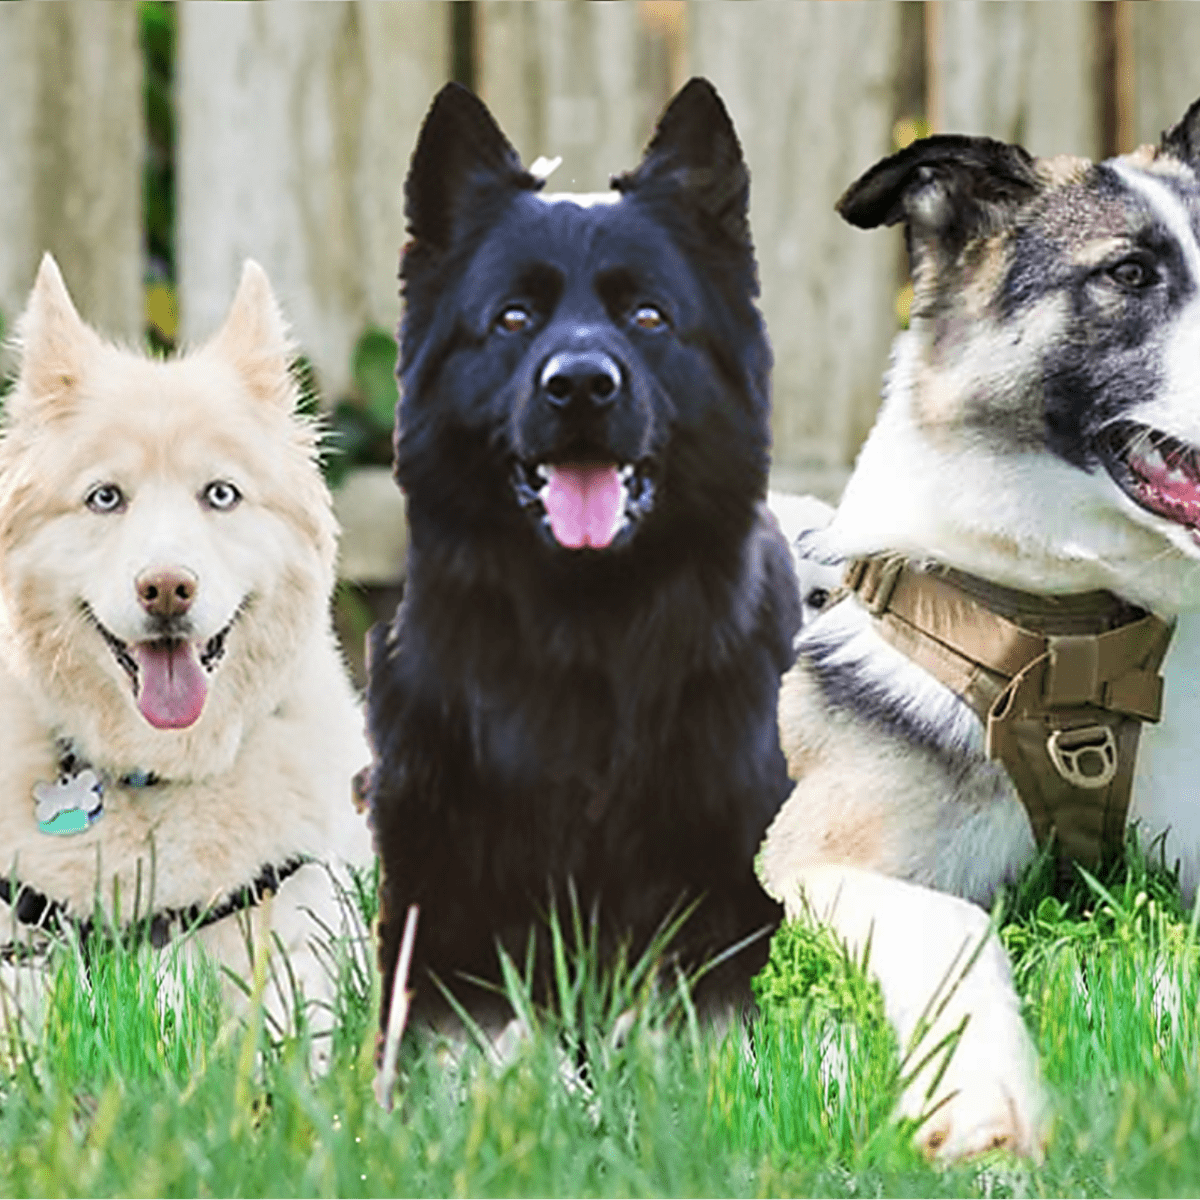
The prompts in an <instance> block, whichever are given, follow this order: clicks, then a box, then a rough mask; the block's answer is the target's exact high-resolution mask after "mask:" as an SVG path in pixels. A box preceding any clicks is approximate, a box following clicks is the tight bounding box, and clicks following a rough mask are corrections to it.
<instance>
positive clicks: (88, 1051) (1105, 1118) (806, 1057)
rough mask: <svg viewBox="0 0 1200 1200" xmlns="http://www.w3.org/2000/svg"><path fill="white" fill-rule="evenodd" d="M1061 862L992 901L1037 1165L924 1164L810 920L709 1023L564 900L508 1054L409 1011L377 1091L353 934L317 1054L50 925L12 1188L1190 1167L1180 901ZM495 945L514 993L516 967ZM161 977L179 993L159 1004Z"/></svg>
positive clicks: (1195, 1114) (889, 1050)
mask: <svg viewBox="0 0 1200 1200" xmlns="http://www.w3.org/2000/svg"><path fill="white" fill-rule="evenodd" d="M1051 876H1052V871H1051V870H1050V867H1049V865H1048V864H1046V863H1043V864H1040V865H1039V866H1038V867H1036V868H1035V869H1033V870H1031V871H1030V873H1029V874H1028V876H1027V877H1026V878H1025V879H1024V880H1023V881H1022V882H1021V884H1020V885H1019V886H1018V887H1015V888H1013V889H1012V890H1011V891H1010V892H1009V894H1008V895H1007V896H1006V897H1004V903H1005V908H1006V912H1007V915H1005V916H1002V917H1001V926H1002V936H1003V937H1004V939H1005V941H1006V943H1007V944H1008V946H1009V948H1010V950H1011V951H1012V954H1013V961H1014V967H1015V977H1016V980H1017V983H1018V986H1019V988H1020V991H1021V995H1022V997H1023V999H1024V1001H1025V1003H1026V1012H1027V1017H1028V1020H1029V1024H1030V1028H1031V1029H1032V1030H1033V1032H1034V1035H1035V1038H1036V1041H1037V1042H1038V1044H1039V1046H1040V1047H1041V1052H1042V1056H1043V1065H1044V1070H1045V1075H1046V1079H1047V1082H1048V1084H1049V1087H1050V1089H1051V1092H1052V1095H1053V1098H1054V1107H1055V1114H1056V1115H1055V1122H1054V1128H1053V1134H1052V1139H1051V1143H1050V1147H1049V1151H1048V1154H1047V1156H1046V1159H1045V1161H1044V1162H1043V1163H1041V1164H1038V1165H1034V1164H1030V1163H1027V1162H1022V1161H1019V1160H1014V1159H1011V1158H1008V1157H1006V1156H1004V1155H1003V1154H995V1155H992V1156H989V1157H988V1158H986V1159H982V1160H979V1161H976V1162H972V1163H970V1164H966V1165H960V1166H957V1167H952V1168H941V1167H935V1166H932V1165H930V1164H929V1163H927V1162H926V1161H925V1160H924V1159H923V1158H922V1157H921V1155H920V1154H918V1153H917V1152H916V1151H915V1150H913V1149H912V1147H911V1145H910V1140H909V1133H910V1131H909V1130H907V1129H904V1128H901V1127H898V1126H897V1125H896V1124H895V1123H894V1122H893V1121H892V1120H891V1117H890V1113H891V1109H892V1106H893V1104H894V1101H895V1097H896V1095H897V1089H898V1087H899V1080H900V1078H901V1073H902V1069H903V1068H902V1065H901V1062H900V1056H899V1053H898V1049H897V1047H896V1046H895V1044H894V1039H893V1037H892V1035H891V1032H890V1030H889V1029H888V1028H887V1026H886V1024H885V1023H884V1022H883V1021H882V1020H881V1018H880V1009H879V1002H878V996H877V993H876V991H875V989H874V987H873V985H871V984H869V983H868V981H867V980H866V979H865V978H864V977H863V976H862V975H861V973H860V972H859V971H858V970H857V968H856V967H855V965H854V964H853V963H849V962H847V960H846V958H845V956H844V955H843V954H841V953H840V952H839V950H838V949H837V947H836V946H835V945H834V944H833V943H832V941H831V940H830V939H829V938H828V937H827V936H826V935H822V934H820V933H817V932H814V931H804V930H800V931H795V930H793V931H784V932H783V933H781V934H780V935H777V941H776V944H775V946H774V948H773V952H772V964H771V966H770V968H769V969H768V971H767V972H766V973H764V976H763V977H761V979H760V982H759V989H760V993H761V995H762V998H763V1005H762V1012H761V1013H760V1015H759V1016H758V1017H757V1018H756V1019H755V1020H754V1021H753V1022H750V1023H748V1024H747V1025H745V1026H744V1027H743V1026H739V1025H734V1026H733V1027H732V1028H726V1029H723V1030H722V1029H715V1028H711V1027H706V1026H704V1025H702V1024H701V1023H700V1022H698V1021H697V1020H696V1019H695V1014H694V1012H693V1010H692V1009H691V1006H690V1004H689V1002H688V1000H687V993H686V989H683V988H681V987H679V986H675V985H673V984H671V983H670V981H669V979H664V978H663V977H661V976H659V977H658V980H657V982H655V977H654V976H653V975H652V974H651V973H650V972H649V971H648V970H647V969H646V967H647V965H648V964H646V963H644V962H639V963H635V964H632V965H631V966H629V967H628V968H625V969H621V970H617V971H615V972H613V973H610V974H609V975H607V976H606V977H603V978H600V977H598V976H597V974H596V972H595V970H594V968H593V965H592V963H593V960H592V958H591V956H590V955H589V952H588V945H587V943H588V938H587V935H586V932H583V931H581V930H580V929H579V928H578V927H577V925H575V924H573V923H572V922H567V929H566V931H565V933H564V935H563V937H562V939H561V943H560V946H559V949H560V953H559V954H558V955H556V958H555V962H554V963H553V964H552V965H551V976H552V981H553V984H554V986H553V987H552V993H553V994H554V996H555V1002H554V1004H553V1005H552V1007H551V1011H545V1010H534V1009H532V1008H530V1009H529V1011H528V1021H529V1024H530V1026H531V1028H532V1031H533V1032H532V1035H531V1036H530V1037H528V1038H526V1039H525V1040H524V1041H523V1042H522V1043H521V1044H520V1045H519V1046H518V1048H517V1049H516V1051H515V1054H514V1055H513V1056H512V1057H511V1058H510V1059H508V1060H507V1061H506V1062H504V1063H503V1064H499V1063H496V1062H494V1061H492V1060H491V1059H489V1057H488V1056H487V1055H485V1054H484V1053H483V1052H482V1051H480V1050H478V1049H476V1048H474V1047H473V1046H471V1045H468V1046H467V1047H466V1049H465V1050H464V1049H463V1048H462V1047H461V1046H460V1047H459V1048H458V1052H457V1054H455V1055H451V1054H449V1053H448V1052H447V1050H446V1048H445V1047H444V1046H439V1045H437V1044H436V1043H435V1042H434V1041H433V1040H432V1039H431V1038H425V1039H412V1040H411V1044H406V1046H405V1048H404V1050H403V1052H402V1055H401V1070H400V1086H399V1089H398V1095H397V1103H396V1106H395V1108H394V1110H393V1111H392V1112H390V1113H385V1112H383V1111H382V1110H381V1109H380V1108H379V1106H378V1105H377V1103H376V1102H375V1098H374V1094H373V1090H372V1083H373V1079H374V1073H375V1072H374V1052H375V1033H374V1023H373V1014H374V1010H375V1005H376V999H375V996H374V994H373V992H374V989H375V988H377V983H376V982H375V979H374V975H373V972H371V971H369V970H366V969H364V962H363V961H361V960H360V961H358V962H354V961H350V962H347V963H346V964H345V965H344V967H343V970H342V976H341V982H342V988H341V998H340V1001H339V1007H340V1011H341V1021H340V1024H339V1027H338V1033H337V1035H336V1037H335V1038H334V1040H333V1043H332V1044H331V1045H330V1046H329V1047H328V1052H329V1054H330V1056H331V1060H332V1062H331V1066H330V1069H329V1070H328V1071H327V1072H326V1073H325V1074H324V1075H322V1076H320V1077H318V1078H316V1079H314V1078H313V1077H312V1075H311V1073H310V1070H309V1061H310V1053H309V1051H310V1046H309V1045H308V1043H307V1041H306V1039H305V1037H304V1035H303V1033H302V1032H301V1033H300V1034H299V1035H296V1034H295V1033H293V1034H291V1035H289V1036H281V1035H280V1033H279V1031H274V1030H271V1029H269V1028H264V1027H263V1022H262V1021H261V1020H254V1019H251V1020H249V1021H248V1022H247V1021H245V1020H232V1019H230V1018H229V1017H228V1016H227V1015H226V1014H225V1013H224V1012H223V1011H222V1007H221V1004H220V1000H219V982H218V979H217V977H216V975H215V973H214V971H212V970H211V969H208V968H205V967H200V968H189V967H187V966H185V965H184V964H183V963H182V961H180V962H171V961H170V960H169V959H166V960H164V959H163V958H162V957H161V956H158V957H156V956H155V955H154V954H153V952H150V951H146V950H136V949H135V950H128V949H123V948H121V947H120V946H116V945H113V946H109V947H107V948H105V949H103V950H101V951H99V952H95V953H92V954H91V956H90V958H89V960H88V961H87V963H86V964H85V963H84V962H83V960H82V959H81V958H80V956H79V954H78V953H77V952H75V951H74V950H73V949H72V948H71V947H64V948H62V949H60V950H59V951H58V952H57V953H56V955H55V958H54V963H53V967H52V970H53V973H54V974H53V980H54V983H53V991H52V997H51V1000H50V1002H49V1005H48V1008H47V1014H46V1020H45V1023H44V1028H42V1029H40V1030H39V1031H37V1032H36V1034H34V1035H31V1036H28V1037H25V1038H23V1039H21V1040H20V1041H19V1043H18V1044H17V1045H16V1046H13V1047H10V1054H9V1057H8V1059H7V1062H8V1066H7V1068H6V1070H5V1072H4V1075H3V1078H2V1079H0V1191H2V1192H4V1193H5V1194H13V1195H140V1194H147V1195H197V1194H215V1195H259V1194H271V1195H285V1194H286V1195H310V1194H311V1195H326V1194H328V1195H335V1194H336V1195H378V1194H405V1195H408V1194H412V1195H430V1194H433V1195H437V1194H503V1195H508V1194H514V1195H530V1194H535V1195H536V1194H562V1195H588V1194H605V1195H687V1194H705V1195H724V1194H732V1195H747V1194H764V1195H773V1194H788V1193H799V1194H830V1195H880V1194H886V1195H963V1194H970V1195H974V1194H979V1195H989V1196H997V1195H1014V1194H1051V1195H1061V1194H1082V1195H1134V1194H1145V1195H1149V1194H1163V1193H1177V1194H1195V1193H1196V1192H1197V1191H1198V1190H1200V1086H1198V1079H1200V1033H1198V1029H1197V1023H1198V1017H1197V1014H1198V1012H1200V1008H1198V1005H1200V970H1198V958H1200V947H1198V941H1197V929H1196V919H1195V917H1194V916H1193V914H1192V913H1191V912H1187V911H1184V909H1183V907H1182V906H1181V904H1180V901H1179V897H1178V892H1177V889H1176V888H1175V886H1174V882H1173V880H1172V878H1171V876H1170V874H1169V873H1168V872H1166V871H1164V870H1161V869H1160V870H1156V871H1148V870H1147V869H1146V868H1145V866H1144V865H1143V860H1142V859H1141V858H1140V857H1138V856H1131V857H1130V859H1129V861H1128V863H1126V864H1123V865H1122V866H1121V867H1120V868H1118V869H1116V870H1114V871H1112V872H1110V873H1109V874H1108V875H1107V876H1106V877H1105V879H1104V880H1103V882H1100V881H1085V880H1083V879H1082V878H1081V879H1080V880H1079V881H1078V883H1077V884H1076V886H1075V887H1074V889H1073V890H1072V891H1071V892H1070V894H1068V895H1062V896H1059V897H1057V898H1056V897H1055V896H1054V895H1053V894H1052V892H1051V886H1050V878H1051ZM509 967H510V972H509V974H510V978H509V988H510V992H511V994H512V995H513V996H514V997H515V998H516V999H517V1001H518V1003H520V1004H522V1005H524V1004H525V1003H526V996H527V990H526V985H525V981H524V974H525V971H524V966H523V965H522V966H521V967H520V968H518V967H517V966H516V965H513V964H509ZM168 985H170V986H172V987H173V988H175V989H176V990H177V991H178V993H179V996H180V997H181V998H180V999H179V1001H178V1002H177V1003H176V1004H175V1005H174V1006H171V1007H167V1008H166V1009H165V1010H164V1009H163V1006H160V1004H159V1003H158V999H157V996H158V990H159V988H160V987H164V986H168ZM631 1012H635V1013H636V1014H637V1015H636V1018H635V1019H634V1020H633V1023H632V1025H630V1023H629V1016H628V1015H626V1016H625V1017H624V1018H622V1014H629V1013H631ZM618 1027H619V1033H618ZM10 1031H11V1023H10Z"/></svg>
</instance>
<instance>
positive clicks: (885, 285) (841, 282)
mask: <svg viewBox="0 0 1200 1200" xmlns="http://www.w3.org/2000/svg"><path fill="white" fill-rule="evenodd" d="M688 22H689V44H690V51H691V54H690V66H691V70H692V71H694V72H697V73H699V74H703V75H706V76H708V77H709V78H710V79H711V80H712V81H713V82H714V83H715V84H716V86H717V87H718V89H719V90H720V92H721V95H722V96H723V97H724V98H725V101H726V104H727V105H728V107H729V111H730V114H731V115H732V117H733V119H734V122H735V124H736V125H737V128H738V132H739V134H740V136H741V138H742V142H743V146H744V149H745V153H746V157H747V160H748V162H749V164H750V169H751V172H752V177H751V221H752V224H753V229H754V236H755V241H756V243H757V247H758V257H759V270H760V274H761V278H762V304H763V311H764V312H765V314H766V318H767V324H768V327H769V329H770V333H771V341H772V344H773V346H774V349H775V384H774V397H775V463H776V477H777V480H778V481H779V482H780V483H781V484H783V485H784V486H789V485H790V486H797V487H802V488H811V489H813V490H816V491H820V492H824V493H826V494H836V493H837V492H838V491H840V486H841V483H842V481H843V480H844V477H845V473H846V468H847V467H848V466H849V464H850V462H851V459H852V457H853V455H854V454H855V452H856V451H857V448H858V445H859V443H860V441H861V439H862V437H863V436H864V434H865V432H866V430H867V428H868V427H869V425H870V423H871V420H872V419H873V416H874V413H875V410H876V408H877V406H878V398H879V385H880V377H881V375H882V372H883V368H884V365H885V362H886V359H887V351H888V346H889V344H890V342H891V338H892V335H893V332H894V330H895V327H896V318H895V312H894V299H895V291H896V261H897V243H896V235H895V233H894V232H883V231H881V232H873V233H869V234H867V233H862V232H860V231H858V230H855V229H852V228H851V227H850V226H849V225H847V224H845V223H844V222H843V221H842V220H841V218H840V217H838V216H837V214H836V213H835V212H834V209H833V205H834V202H835V201H836V200H837V198H838V196H839V195H841V193H842V192H843V191H844V190H845V188H846V186H847V185H848V184H849V183H851V182H852V181H853V180H854V179H855V178H856V177H857V175H858V174H859V173H860V172H861V171H863V170H865V169H866V168H867V167H869V166H870V165H871V163H873V162H874V161H875V160H876V159H877V158H879V157H881V156H882V155H884V154H886V153H888V152H889V150H890V149H891V130H892V124H893V121H894V119H895V115H896V114H895V96H896V86H897V75H898V70H899V64H898V62H897V58H898V55H897V47H898V44H899V40H900V6H899V5H874V4H870V3H860V2H859V0H846V2H845V3H841V4H798V3H791V2H789V0H760V2H759V3H755V4H693V5H692V6H691V7H690V8H689V11H688Z"/></svg>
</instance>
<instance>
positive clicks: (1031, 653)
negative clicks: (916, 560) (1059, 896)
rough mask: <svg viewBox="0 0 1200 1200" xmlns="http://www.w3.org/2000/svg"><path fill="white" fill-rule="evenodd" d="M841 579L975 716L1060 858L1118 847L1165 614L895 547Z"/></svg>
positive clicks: (1038, 832) (1165, 630)
mask: <svg viewBox="0 0 1200 1200" xmlns="http://www.w3.org/2000/svg"><path fill="white" fill-rule="evenodd" d="M845 587H846V589H847V590H848V591H850V592H852V593H854V595H855V596H856V597H857V598H858V600H859V602H860V603H862V604H863V606H864V607H865V608H866V609H867V611H868V612H869V613H870V614H871V615H872V617H873V618H874V626H875V629H876V631H877V632H878V633H879V634H880V635H881V636H882V637H883V638H884V640H885V641H887V642H888V643H890V644H891V645H892V646H894V647H895V648H896V649H898V650H900V651H901V652H902V653H903V654H905V655H906V656H907V657H908V658H910V659H912V660H913V661H914V662H915V663H916V664H917V665H918V666H920V667H923V668H924V669H925V670H927V671H928V672H929V673H930V674H931V675H933V676H934V678H936V679H937V680H939V681H940V682H941V683H943V684H945V686H946V687H948V688H949V689H950V690H951V691H952V692H954V693H955V695H957V696H959V697H960V698H961V699H962V700H963V701H965V702H966V703H967V704H968V705H969V706H970V707H971V708H972V709H973V710H974V712H975V713H976V714H977V715H978V717H979V719H980V720H981V721H982V722H983V725H984V729H985V730H986V749H987V755H988V757H989V758H991V759H995V760H998V761H999V762H1001V763H1002V764H1003V766H1004V767H1005V769H1006V770H1007V771H1008V774H1009V777H1010V778H1011V779H1012V781H1013V785H1014V786H1015V787H1016V789H1017V793H1018V795H1019V796H1020V797H1021V801H1022V803H1023V804H1024V806H1025V810H1026V812H1027V813H1028V815H1029V821H1030V824H1031V826H1032V827H1033V832H1034V835H1035V837H1036V838H1037V840H1038V842H1039V844H1042V843H1045V841H1046V840H1047V839H1048V838H1049V837H1050V836H1051V834H1052V833H1053V835H1054V836H1055V838H1056V842H1057V846H1058V850H1059V854H1060V857H1061V858H1062V859H1064V860H1072V859H1074V860H1078V861H1080V862H1081V863H1083V864H1084V865H1085V866H1089V867H1095V866H1096V865H1097V864H1098V863H1099V861H1100V859H1101V858H1102V857H1103V856H1104V855H1106V854H1109V853H1112V852H1114V851H1117V850H1119V849H1120V847H1121V845H1122V843H1123V841H1124V836H1125V820H1126V815H1127V813H1128V810H1129V800H1130V796H1131V793H1132V790H1133V769H1134V763H1135V761H1136V758H1137V744H1138V737H1139V735H1140V733H1141V726H1142V722H1143V721H1157V720H1158V719H1159V717H1160V715H1161V712H1162V677H1161V676H1160V675H1159V668H1160V667H1161V666H1162V661H1163V659H1164V657H1165V656H1166V652H1167V646H1168V645H1169V643H1170V640H1171V633H1172V631H1173V626H1172V625H1171V624H1168V623H1167V622H1165V621H1162V620H1160V619H1159V618H1158V617H1156V616H1154V615H1153V614H1151V613H1147V612H1145V611H1144V610H1142V609H1139V608H1135V607H1134V606H1132V605H1129V604H1126V603H1125V602H1124V601H1122V600H1120V599H1119V598H1118V597H1116V596H1114V595H1113V594H1112V593H1111V592H1103V591H1098V592H1084V593H1077V594H1075V595H1070V596H1037V595H1033V594H1031V593H1028V592H1020V591H1016V590H1014V589H1011V588H1003V587H1000V586H998V585H996V584H992V583H989V582H988V581H986V580H982V579H978V578H976V577H974V576H969V575H964V574H962V573H961V572H957V571H953V570H950V569H949V568H944V567H936V568H932V569H930V570H917V569H915V568H914V567H912V566H911V565H910V564H909V563H908V562H907V561H906V560H905V559H903V558H902V557H899V556H894V555H892V556H883V557H875V558H867V559H856V560H854V561H853V562H851V563H850V564H849V566H848V567H847V570H846V577H845Z"/></svg>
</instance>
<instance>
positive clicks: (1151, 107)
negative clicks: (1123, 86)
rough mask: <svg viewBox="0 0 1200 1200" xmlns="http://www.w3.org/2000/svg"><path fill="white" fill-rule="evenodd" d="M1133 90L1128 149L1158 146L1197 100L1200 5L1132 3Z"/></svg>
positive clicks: (1130, 7) (1199, 83)
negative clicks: (1130, 132)
mask: <svg viewBox="0 0 1200 1200" xmlns="http://www.w3.org/2000/svg"><path fill="white" fill-rule="evenodd" d="M1128 8H1129V20H1130V32H1131V41H1132V46H1133V67H1132V84H1133V92H1134V102H1133V129H1132V137H1131V139H1130V141H1131V143H1132V144H1131V145H1130V146H1128V147H1126V148H1127V149H1132V148H1133V147H1134V146H1136V145H1139V144H1140V143H1142V142H1151V143H1153V144H1154V145H1157V144H1158V139H1159V137H1160V136H1161V135H1162V132H1163V130H1164V129H1169V128H1170V127H1171V126H1172V125H1174V124H1175V122H1176V121H1178V120H1179V118H1180V117H1182V116H1183V114H1184V113H1185V112H1186V111H1187V108H1188V106H1189V105H1190V104H1191V103H1192V101H1193V100H1195V99H1196V98H1197V97H1200V70H1198V69H1197V65H1196V64H1197V63H1198V62H1200V6H1197V5H1192V4H1130V5H1129V6H1128Z"/></svg>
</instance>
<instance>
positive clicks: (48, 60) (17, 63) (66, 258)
mask: <svg viewBox="0 0 1200 1200" xmlns="http://www.w3.org/2000/svg"><path fill="white" fill-rule="evenodd" d="M141 85H142V64H141V55H140V53H139V51H138V34H137V6H136V5H133V4H88V3H78V2H75V0H72V2H70V3H62V4H4V5H0V230H2V231H3V233H2V234H0V312H3V314H4V316H5V318H6V319H7V320H9V321H11V320H12V318H13V317H15V316H16V315H17V313H18V312H19V311H20V310H21V308H22V306H23V305H24V302H25V297H26V295H27V293H28V291H29V288H30V285H31V284H32V283H33V277H34V274H35V272H36V270H37V264H38V260H39V258H40V257H41V255H42V252H43V251H44V250H50V251H51V252H52V253H53V254H54V255H55V256H56V258H57V259H58V261H59V265H60V266H61V267H62V269H63V274H64V275H65V276H66V280H67V286H68V287H69V288H70V289H71V293H72V295H73V296H74V298H75V301H76V303H77V304H78V306H79V308H80V311H81V312H82V313H83V315H84V316H85V317H86V318H87V319H88V320H89V321H91V322H92V323H94V324H95V325H97V326H98V327H99V328H100V329H102V330H104V331H105V332H106V333H108V334H110V335H114V336H118V337H122V338H136V337H137V336H138V334H139V333H140V331H141V325H142V298H141V254H140V245H141V224H142V190H141V186H142V86H141Z"/></svg>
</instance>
